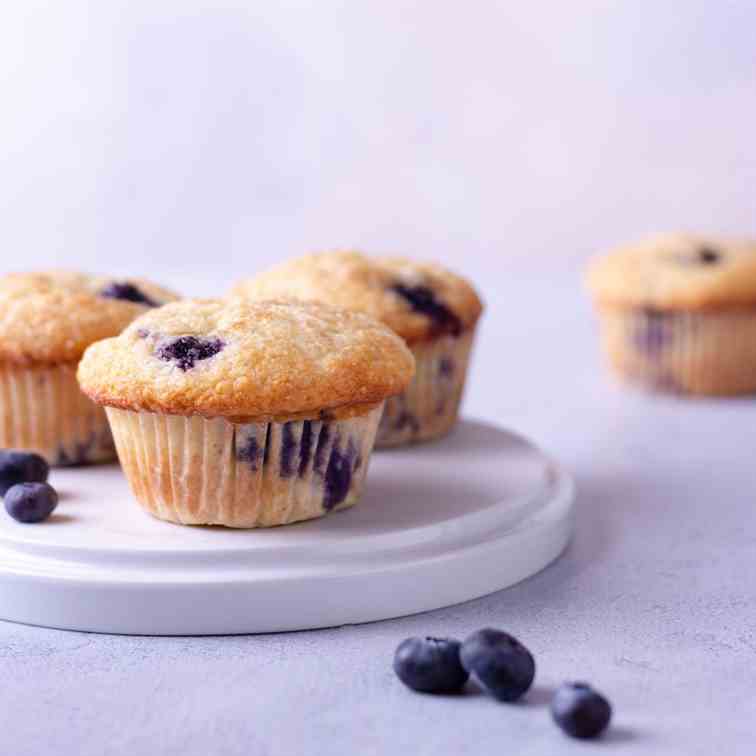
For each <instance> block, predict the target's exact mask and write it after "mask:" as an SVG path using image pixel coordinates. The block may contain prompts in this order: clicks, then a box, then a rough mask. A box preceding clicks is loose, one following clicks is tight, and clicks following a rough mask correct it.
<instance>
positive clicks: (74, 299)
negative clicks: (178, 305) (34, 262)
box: [0, 271, 177, 366]
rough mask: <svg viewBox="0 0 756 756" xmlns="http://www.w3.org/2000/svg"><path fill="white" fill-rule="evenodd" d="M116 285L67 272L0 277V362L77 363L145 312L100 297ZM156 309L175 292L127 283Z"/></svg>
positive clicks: (140, 282)
mask: <svg viewBox="0 0 756 756" xmlns="http://www.w3.org/2000/svg"><path fill="white" fill-rule="evenodd" d="M114 280H118V281H121V280H124V279H112V278H105V277H102V276H91V275H87V274H84V273H73V272H67V271H50V272H40V273H10V274H7V275H5V276H2V277H0V361H2V362H6V363H10V364H16V365H27V366H33V365H55V364H59V363H75V362H77V361H78V359H79V358H80V357H81V355H82V354H83V352H84V350H85V349H86V348H87V347H88V346H89V345H90V344H92V343H94V342H95V341H99V340H100V339H104V338H107V337H109V336H115V335H117V334H118V333H120V332H121V331H122V330H123V329H124V328H125V327H126V326H127V325H128V324H129V323H130V322H131V321H132V320H134V318H136V317H138V316H139V315H141V314H142V313H143V312H145V311H146V310H147V309H148V307H147V306H146V305H144V304H141V303H137V302H130V301H125V300H122V299H110V298H106V297H103V296H100V295H98V292H99V291H101V290H102V289H103V288H104V287H105V286H107V284H108V283H110V282H112V281H114ZM129 283H133V284H135V285H136V286H138V287H139V289H140V290H141V291H142V292H143V293H145V294H146V295H148V296H149V297H150V298H151V299H153V300H154V301H156V302H157V303H159V304H162V303H165V302H169V301H172V300H174V299H176V298H177V297H176V295H175V294H174V293H173V292H170V291H168V290H167V289H163V288H162V287H159V286H156V285H155V284H152V283H150V282H149V281H144V280H142V279H129Z"/></svg>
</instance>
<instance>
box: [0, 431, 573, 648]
mask: <svg viewBox="0 0 756 756" xmlns="http://www.w3.org/2000/svg"><path fill="white" fill-rule="evenodd" d="M51 482H52V483H53V484H54V485H55V486H56V487H57V488H58V490H59V491H60V494H61V502H60V505H59V506H58V509H57V510H56V512H55V514H54V515H53V516H52V517H51V518H50V519H49V520H48V521H47V522H46V523H42V524H38V525H22V524H19V523H16V522H15V521H13V520H11V518H10V517H8V516H6V514H5V512H4V511H0V618H3V619H7V620H12V621H15V622H26V623H31V624H34V625H45V626H50V627H60V628H68V629H75V630H90V631H97V632H108V633H130V634H148V635H199V634H216V633H258V632H269V631H277V630H299V629H305V628H316V627H326V626H332V625H339V624H345V623H354V622H368V621H371V620H380V619H386V618H389V617H398V616H401V615H405V614H412V613H414V612H422V611H427V610H429V609H437V608H439V607H442V606H448V605H450V604H455V603H458V602H461V601H466V600H468V599H473V598H476V597H478V596H482V595H484V594H487V593H491V592H492V591H496V590H499V589H501V588H506V587H508V586H510V585H512V584H514V583H517V582H518V581H520V580H523V579H524V578H526V577H528V576H530V575H532V574H534V573H535V572H538V571H539V570H540V569H542V568H543V567H545V566H546V565H547V564H548V563H549V562H551V561H552V560H553V559H555V558H556V557H557V556H558V555H559V554H560V553H561V551H562V550H563V549H564V547H565V545H566V544H567V542H568V540H569V537H570V533H571V529H572V508H573V498H574V488H573V484H572V481H571V479H570V478H569V476H568V475H566V474H565V472H564V471H563V470H561V469H560V468H559V467H558V466H557V465H556V464H554V463H553V462H552V461H551V460H550V459H549V458H548V457H546V456H544V454H542V453H541V452H540V451H539V450H537V449H536V448H535V447H534V446H532V445H531V444H530V443H528V442H527V441H525V440H524V439H522V438H520V437H519V436H516V435H514V434H511V433H509V432H507V431H504V430H501V429H498V428H496V427H494V426H491V425H487V424H484V423H477V422H473V421H466V422H463V423H461V424H460V425H459V426H458V427H457V429H456V431H455V432H454V433H453V434H452V435H451V436H450V437H449V438H447V439H445V440H443V441H440V442H437V443H433V444H427V445H422V446H417V447H412V448H409V449H402V450H396V451H389V452H385V451H382V452H376V453H375V454H374V455H373V458H372V462H371V468H370V472H369V476H368V483H367V489H366V491H365V494H364V496H363V499H362V501H361V502H360V503H359V504H358V505H357V506H356V507H354V508H353V509H350V510H346V511H344V512H339V513H334V514H331V515H329V516H327V517H325V518H323V519H320V520H315V521H311V522H307V523H300V524H297V525H290V526H286V527H281V528H273V529H270V530H253V531H242V530H228V529H225V528H206V527H182V526H179V525H172V524H170V523H166V522H160V521H159V520H155V519H153V518H151V517H150V516H149V515H147V514H145V513H144V512H143V511H142V510H141V509H140V508H139V506H138V505H137V504H136V503H135V501H134V500H133V498H132V497H131V494H130V492H129V490H128V487H127V485H126V482H125V480H124V478H123V476H122V474H121V472H120V470H119V469H118V468H117V467H116V466H115V465H113V466H108V467H99V468H80V469H71V470H56V471H54V472H53V475H52V478H51Z"/></svg>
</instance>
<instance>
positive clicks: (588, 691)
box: [551, 682, 612, 739]
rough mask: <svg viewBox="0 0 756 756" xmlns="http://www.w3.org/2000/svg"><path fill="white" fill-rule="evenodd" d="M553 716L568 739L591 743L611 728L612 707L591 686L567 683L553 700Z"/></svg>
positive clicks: (560, 688)
mask: <svg viewBox="0 0 756 756" xmlns="http://www.w3.org/2000/svg"><path fill="white" fill-rule="evenodd" d="M551 716H552V717H553V718H554V721H555V722H556V723H557V725H559V727H560V728H561V729H562V730H563V731H564V732H566V733H567V734H568V735H571V736H572V737H573V738H582V739H589V738H595V737H598V736H599V735H600V734H601V733H602V732H603V731H604V730H605V729H606V728H607V725H608V724H609V720H610V719H611V718H612V707H611V705H610V704H609V701H607V700H606V698H604V697H603V696H602V695H601V694H600V693H598V692H596V691H595V690H593V688H591V686H590V685H588V684H587V683H580V682H571V683H564V685H561V686H560V687H559V689H558V690H557V692H556V693H555V694H554V697H553V698H552V699H551Z"/></svg>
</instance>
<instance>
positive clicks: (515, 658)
mask: <svg viewBox="0 0 756 756" xmlns="http://www.w3.org/2000/svg"><path fill="white" fill-rule="evenodd" d="M460 658H461V659H462V664H463V665H464V667H465V669H466V670H467V671H468V672H469V673H470V676H471V677H472V678H473V680H475V682H477V683H478V684H479V685H480V686H481V687H482V688H483V689H484V690H485V691H486V692H487V693H490V694H491V695H492V696H493V697H494V698H496V699H498V700H499V701H507V702H511V701H516V700H517V699H518V698H520V697H521V696H522V695H523V694H524V693H525V692H526V691H527V690H528V688H530V686H531V685H532V684H533V678H534V677H535V660H534V659H533V655H532V654H531V653H530V651H528V649H527V648H525V646H523V645H522V643H520V641H518V640H517V638H514V637H513V636H511V635H510V634H509V633H505V632H503V631H501V630H494V629H492V628H484V629H483V630H478V631H477V632H476V633H473V634H472V635H471V636H470V637H469V638H467V640H466V641H465V642H464V643H463V644H462V650H461V651H460Z"/></svg>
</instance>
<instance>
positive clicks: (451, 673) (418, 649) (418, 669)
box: [394, 638, 468, 693]
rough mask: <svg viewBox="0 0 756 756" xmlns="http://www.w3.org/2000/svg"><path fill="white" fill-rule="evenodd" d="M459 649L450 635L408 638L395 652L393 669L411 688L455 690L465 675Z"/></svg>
mask: <svg viewBox="0 0 756 756" xmlns="http://www.w3.org/2000/svg"><path fill="white" fill-rule="evenodd" d="M459 649H460V643H459V641H456V640H452V639H451V638H407V640H405V641H403V642H402V643H400V644H399V648H397V649H396V654H394V672H396V676H397V677H398V678H399V679H400V680H401V681H402V682H403V683H404V684H405V685H406V686H407V687H408V688H412V690H417V691H420V692H421V693H456V692H457V691H459V690H461V689H462V688H463V687H464V684H465V683H466V682H467V678H468V674H467V672H466V671H465V669H464V667H463V666H462V662H461V661H460V659H459Z"/></svg>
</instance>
